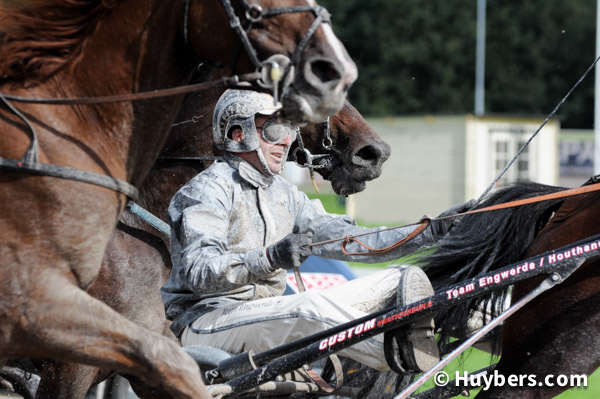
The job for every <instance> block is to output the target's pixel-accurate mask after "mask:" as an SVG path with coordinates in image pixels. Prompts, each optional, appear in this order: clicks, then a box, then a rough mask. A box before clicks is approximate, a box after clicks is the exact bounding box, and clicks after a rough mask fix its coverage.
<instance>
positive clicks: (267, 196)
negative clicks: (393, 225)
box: [162, 154, 432, 336]
mask: <svg viewBox="0 0 600 399" xmlns="http://www.w3.org/2000/svg"><path fill="white" fill-rule="evenodd" d="M169 219H170V223H171V228H172V233H171V258H172V261H173V270H172V271H171V277H170V279H169V281H168V282H167V283H166V284H165V286H164V287H163V288H162V295H163V302H164V304H165V307H166V311H167V317H168V318H169V319H170V320H173V324H172V327H171V328H172V330H173V332H174V333H175V334H176V335H178V336H179V335H180V334H181V332H182V331H183V329H184V328H185V327H186V326H187V325H188V324H190V323H191V322H192V321H194V320H195V319H196V318H198V317H199V316H200V315H202V314H203V313H204V312H206V311H209V310H211V309H213V307H214V306H218V305H220V304H223V303H230V302H232V301H247V300H253V299H259V298H265V297H272V296H279V295H282V294H283V292H284V290H285V284H286V271H285V270H283V269H280V268H278V267H277V265H272V264H270V262H269V261H268V259H267V256H266V252H265V251H266V247H268V246H269V245H272V244H275V243H276V242H277V241H279V240H281V239H282V238H284V237H285V236H286V235H287V234H289V233H307V232H312V233H313V242H319V241H325V240H328V239H332V238H338V237H344V236H346V235H348V234H360V233H365V232H367V231H376V230H379V229H381V228H376V229H368V228H364V227H359V226H356V224H355V223H354V220H352V218H350V217H349V216H346V215H335V214H329V213H327V212H325V210H324V209H323V206H322V204H321V202H320V201H319V200H309V199H308V198H307V196H306V195H305V194H304V193H302V192H300V191H298V189H297V187H296V186H294V185H293V184H291V183H289V182H288V181H287V180H285V179H284V178H282V177H280V176H271V177H267V176H265V175H263V174H262V173H260V172H259V171H258V170H256V169H255V168H254V167H252V166H251V165H250V164H248V163H247V162H245V161H243V160H241V159H240V158H239V157H236V156H234V155H231V154H228V155H227V156H226V157H225V161H222V162H216V163H214V164H213V165H212V166H211V167H209V168H208V169H206V170H205V171H203V172H202V173H200V174H199V175H197V176H196V177H194V178H193V179H192V180H191V181H190V182H188V183H187V184H186V185H185V186H184V187H182V188H181V189H180V190H179V191H178V192H177V193H176V194H175V196H174V197H173V199H172V201H171V204H170V206H169ZM413 230H414V227H405V228H400V229H395V230H388V231H384V232H379V233H377V234H370V235H366V236H363V237H361V241H363V242H364V243H366V244H367V245H369V246H370V247H374V248H381V247H386V246H388V245H390V244H391V243H393V242H396V241H398V240H400V239H402V238H403V237H405V236H406V235H407V234H409V233H410V232H412V231H413ZM430 243H432V239H431V236H430V235H429V234H428V232H427V230H426V231H425V233H424V234H420V235H418V236H417V237H416V238H414V239H413V240H411V241H409V242H408V243H407V244H406V245H403V246H400V247H399V248H398V249H397V250H395V251H392V252H391V253H388V254H386V255H384V256H377V257H372V256H348V255H344V254H343V253H342V252H341V251H340V242H339V241H338V242H332V243H329V244H324V245H318V246H314V247H312V253H313V255H317V256H323V257H326V258H333V259H343V260H350V261H360V262H382V261H386V260H390V259H397V258H399V257H400V256H402V255H405V254H406V253H410V252H413V251H415V250H416V249H418V248H419V247H421V246H423V245H427V244H430ZM347 249H348V250H349V251H350V252H359V251H360V250H361V249H360V248H359V247H358V246H357V245H356V244H354V243H353V244H350V245H348V246H347Z"/></svg>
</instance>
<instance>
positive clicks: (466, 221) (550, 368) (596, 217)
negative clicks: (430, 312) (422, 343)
mask: <svg viewBox="0 0 600 399" xmlns="http://www.w3.org/2000/svg"><path fill="white" fill-rule="evenodd" d="M597 181H598V180H597V179H592V180H590V182H589V183H591V182H594V183H596V182H597ZM562 190H564V189H563V188H560V187H552V186H544V185H540V184H534V183H520V184H517V185H514V186H509V187H507V188H503V189H499V190H497V191H496V192H494V193H492V194H491V195H490V196H489V197H488V198H487V199H486V200H485V201H484V203H482V204H481V205H479V206H478V208H479V207H483V206H486V205H492V204H497V203H502V202H507V201H512V200H518V199H521V198H529V197H533V196H539V195H543V194H549V193H554V192H559V191H562ZM599 204H600V193H598V192H592V193H588V194H583V195H579V196H573V197H568V198H566V199H564V200H561V199H555V200H551V201H547V202H540V203H535V204H531V205H525V206H521V207H518V208H509V209H505V210H498V211H492V212H487V213H481V214H475V215H468V216H464V217H463V218H462V219H461V220H460V222H459V223H457V225H456V228H455V229H453V230H452V231H451V233H450V234H449V235H448V236H447V237H446V238H444V239H443V240H442V241H441V242H440V247H439V249H438V251H437V252H436V253H434V254H433V255H431V256H429V257H428V258H426V259H425V262H426V263H428V266H426V267H425V268H426V271H427V272H428V274H429V275H430V277H431V278H432V280H433V281H434V285H435V286H436V288H437V289H441V288H443V287H446V286H448V285H449V284H452V283H455V282H459V281H462V280H465V279H467V278H470V277H474V276H475V275H477V274H480V273H482V272H485V271H490V270H495V269H497V268H500V267H502V266H507V265H508V264H510V263H514V262H517V261H519V260H523V259H525V258H529V257H532V256H534V255H538V254H541V253H543V252H546V251H549V250H553V249H556V248H558V247H561V246H564V245H567V244H570V243H573V242H576V241H578V240H582V239H585V238H588V237H591V236H593V235H596V234H599V233H600V206H599ZM543 278H544V276H540V277H538V278H533V279H531V280H526V281H524V282H522V283H519V284H516V285H515V287H514V289H513V292H512V301H513V302H515V301H516V300H518V299H519V298H521V297H523V296H524V295H525V294H527V293H528V292H529V291H531V290H532V289H533V288H535V287H536V286H537V285H538V284H539V283H540V282H541V281H542V280H543ZM504 294H505V292H498V293H496V294H495V295H494V296H493V297H490V298H487V299H488V300H491V301H499V302H502V301H503V298H504ZM472 305H473V303H470V304H468V305H467V306H460V307H457V308H455V309H452V310H450V311H449V312H443V313H441V314H440V316H439V318H438V326H439V327H441V329H442V331H445V332H446V333H448V332H449V334H447V335H452V333H453V332H456V331H459V330H460V328H459V329H456V326H464V325H465V323H466V320H467V318H468V317H469V314H470V311H469V309H470V308H472ZM484 306H485V305H484ZM491 308H492V309H493V308H494V306H492V307H491ZM599 309H600V260H599V259H598V258H592V259H590V260H588V261H586V262H585V263H584V264H583V265H582V266H581V267H580V268H579V269H578V270H577V271H576V272H575V273H573V275H572V276H570V277H569V278H568V279H567V280H565V282H563V283H562V284H559V285H558V286H556V287H554V288H552V289H551V290H549V291H547V292H545V293H543V294H542V295H540V296H539V297H537V298H536V299H535V300H533V301H532V302H530V303H529V304H528V305H526V306H525V307H524V308H523V309H521V310H519V311H518V312H517V313H515V314H514V315H513V316H512V317H510V318H509V319H508V320H507V321H506V322H505V324H504V327H503V332H502V357H501V359H500V362H499V363H498V365H497V367H496V370H498V372H499V373H500V374H502V375H504V376H505V377H507V376H509V375H534V376H536V381H538V382H543V381H544V378H545V377H546V376H549V375H551V374H552V375H554V376H559V375H561V374H562V375H565V376H571V375H583V374H585V375H590V374H591V373H592V372H593V371H594V370H595V369H596V368H598V366H600V338H599V334H598V331H599V329H600V312H599ZM551 382H552V383H553V384H552V385H553V386H550V385H546V384H545V383H542V385H539V384H536V385H535V386H533V387H532V386H528V385H527V384H523V385H524V386H521V387H511V386H508V385H506V386H493V387H492V388H491V389H489V390H487V391H482V392H480V394H479V395H478V396H477V397H481V398H551V397H554V396H556V395H558V394H559V393H560V392H562V391H565V390H566V389H568V388H569V386H559V384H557V383H556V380H552V381H551Z"/></svg>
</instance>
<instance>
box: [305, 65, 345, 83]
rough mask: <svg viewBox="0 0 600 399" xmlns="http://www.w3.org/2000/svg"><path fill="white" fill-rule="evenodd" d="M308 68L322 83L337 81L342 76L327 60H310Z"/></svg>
mask: <svg viewBox="0 0 600 399" xmlns="http://www.w3.org/2000/svg"><path fill="white" fill-rule="evenodd" d="M310 69H311V71H312V73H313V74H314V75H315V76H316V77H317V78H318V79H319V80H320V81H321V82H323V83H327V82H333V81H339V80H340V79H341V78H342V75H341V74H340V72H339V71H338V69H337V68H336V67H335V66H334V65H333V64H332V63H331V62H329V61H327V60H315V61H313V62H311V64H310Z"/></svg>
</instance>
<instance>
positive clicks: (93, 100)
mask: <svg viewBox="0 0 600 399" xmlns="http://www.w3.org/2000/svg"><path fill="white" fill-rule="evenodd" d="M260 77H261V73H260V72H250V73H246V74H242V75H234V76H226V77H223V78H221V79H218V80H213V81H210V82H203V83H196V84H191V85H185V86H178V87H171V88H168V89H161V90H152V91H144V92H139V93H129V94H117V95H114V96H100V97H77V98H39V97H22V96H13V95H10V94H3V93H0V97H4V98H5V99H7V100H11V101H16V102H22V103H32V104H46V105H69V104H80V105H82V104H107V103H117V102H126V101H137V100H147V99H151V98H160V97H169V96H175V95H178V94H185V93H190V92H194V91H202V90H205V89H210V88H238V89H244V88H245V89H248V87H246V86H239V83H240V82H253V81H256V80H258V79H260Z"/></svg>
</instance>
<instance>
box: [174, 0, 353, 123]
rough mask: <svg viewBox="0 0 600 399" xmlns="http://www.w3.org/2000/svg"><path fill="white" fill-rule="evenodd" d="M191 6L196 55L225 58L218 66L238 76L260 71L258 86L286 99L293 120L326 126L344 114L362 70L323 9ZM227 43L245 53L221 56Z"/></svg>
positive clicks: (187, 26) (188, 28) (280, 4)
mask: <svg viewBox="0 0 600 399" xmlns="http://www.w3.org/2000/svg"><path fill="white" fill-rule="evenodd" d="M188 1H189V2H190V3H189V4H188V5H187V6H186V8H188V6H189V9H187V10H186V11H184V12H185V15H186V17H185V19H184V29H183V31H184V39H185V40H184V41H185V43H186V44H187V45H188V46H189V49H190V50H191V52H193V53H194V54H197V55H200V54H206V53H207V52H210V53H211V54H220V56H219V57H218V58H217V59H213V61H217V62H220V63H222V64H224V65H226V66H229V67H230V68H231V69H232V70H233V71H235V72H239V71H250V70H253V69H256V70H258V71H260V72H261V74H262V78H261V79H260V81H259V82H258V84H259V85H260V86H261V88H262V89H263V90H268V91H270V92H273V93H274V96H275V97H278V98H280V99H281V102H282V105H283V114H284V116H285V117H286V118H287V119H289V120H291V121H293V122H321V121H323V120H325V119H326V117H327V116H329V115H332V114H334V113H335V112H337V111H338V110H340V109H341V108H342V106H343V104H344V100H345V98H346V94H347V91H348V89H349V88H350V86H351V85H352V83H353V82H354V81H355V80H356V77H357V69H356V65H355V64H354V63H353V62H352V60H351V59H350V57H349V56H348V53H347V52H346V49H345V48H344V46H343V45H342V44H341V42H340V41H339V39H338V38H337V37H336V36H335V35H334V34H333V31H332V29H331V25H330V23H329V14H328V13H327V11H326V10H325V9H324V8H323V7H320V6H318V5H317V4H316V3H315V2H314V1H312V0H279V1H275V0H255V1H253V2H252V3H250V2H248V1H247V0H218V1H217V0H213V1H214V2H216V3H219V4H218V5H217V4H216V5H215V6H213V7H209V6H207V4H206V1H195V0H188ZM206 35H211V36H215V35H216V36H218V37H219V40H218V41H206V40H204V39H205V37H206ZM209 42H210V43H209ZM224 42H227V43H231V42H233V43H238V45H237V47H238V48H240V49H241V48H242V47H243V48H244V50H245V51H243V52H241V53H240V52H237V53H236V52H231V51H229V52H223V51H218V50H219V46H221V44H222V43H224ZM211 46H212V47H211ZM215 46H216V47H217V48H214V47H215ZM228 47H232V46H228ZM234 47H235V46H234Z"/></svg>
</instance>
